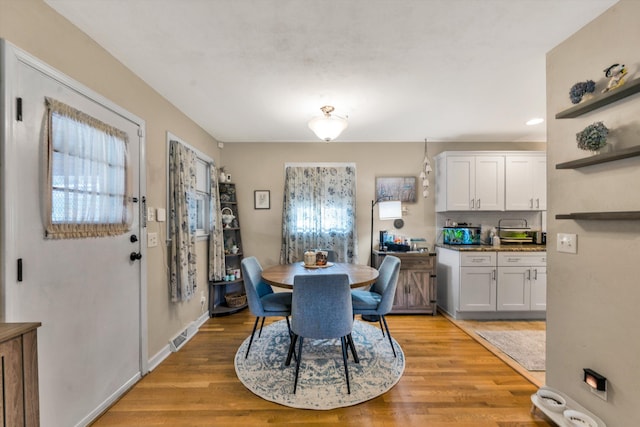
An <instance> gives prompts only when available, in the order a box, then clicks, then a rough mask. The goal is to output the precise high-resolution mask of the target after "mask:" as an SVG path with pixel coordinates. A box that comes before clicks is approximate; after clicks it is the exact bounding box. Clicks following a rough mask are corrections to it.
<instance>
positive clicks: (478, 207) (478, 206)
mask: <svg viewBox="0 0 640 427" xmlns="http://www.w3.org/2000/svg"><path fill="white" fill-rule="evenodd" d="M477 209H480V199H478V205H477Z"/></svg>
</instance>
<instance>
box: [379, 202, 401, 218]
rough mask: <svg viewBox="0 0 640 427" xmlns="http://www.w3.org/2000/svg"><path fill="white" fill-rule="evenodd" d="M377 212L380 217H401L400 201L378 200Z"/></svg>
mask: <svg viewBox="0 0 640 427" xmlns="http://www.w3.org/2000/svg"><path fill="white" fill-rule="evenodd" d="M378 214H379V215H380V219H397V218H402V202H400V201H399V200H390V201H387V202H378Z"/></svg>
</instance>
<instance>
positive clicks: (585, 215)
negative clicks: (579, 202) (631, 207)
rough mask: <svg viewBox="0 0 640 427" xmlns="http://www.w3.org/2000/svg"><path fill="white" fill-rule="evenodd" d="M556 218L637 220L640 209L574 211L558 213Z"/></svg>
mask: <svg viewBox="0 0 640 427" xmlns="http://www.w3.org/2000/svg"><path fill="white" fill-rule="evenodd" d="M556 219H584V220H607V221H636V220H640V211H620V212H573V213H569V214H558V215H556Z"/></svg>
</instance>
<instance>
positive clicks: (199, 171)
mask: <svg viewBox="0 0 640 427" xmlns="http://www.w3.org/2000/svg"><path fill="white" fill-rule="evenodd" d="M171 141H174V142H177V143H179V144H180V145H182V146H183V147H185V148H186V149H187V150H188V151H189V152H191V153H192V154H193V158H194V164H193V165H190V166H186V165H185V168H193V172H192V174H193V176H192V179H193V180H194V181H193V185H192V189H191V190H190V191H188V194H187V201H186V203H187V206H188V215H189V227H190V230H191V232H195V235H196V237H197V238H198V239H206V238H207V237H208V236H209V233H210V224H211V219H210V215H211V208H210V206H211V175H210V172H211V167H212V164H213V160H211V158H209V157H208V156H207V155H205V154H204V153H201V152H200V151H198V150H196V149H195V148H193V147H191V146H190V145H189V144H187V143H185V142H184V141H182V140H180V139H179V138H177V137H176V136H175V135H172V134H170V133H167V153H171V148H170V145H171ZM169 157H170V154H169V155H168V156H167V161H168V163H167V189H168V190H170V183H169V178H170V173H171V172H170V166H169V164H170V159H169ZM169 199H170V195H169V194H168V195H167V200H169ZM168 208H169V212H170V209H171V207H170V206H169V207H168ZM168 226H169V224H167V227H168ZM168 235H169V236H170V238H171V233H169V234H168Z"/></svg>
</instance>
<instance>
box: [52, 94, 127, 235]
mask: <svg viewBox="0 0 640 427" xmlns="http://www.w3.org/2000/svg"><path fill="white" fill-rule="evenodd" d="M46 105H47V147H48V196H49V199H48V209H47V211H48V218H47V224H46V235H47V237H49V238H77V237H96V236H106V235H117V234H122V233H125V232H127V230H128V229H129V224H130V216H131V215H130V214H129V211H128V207H129V199H130V197H129V194H130V192H129V191H128V186H127V183H128V182H127V181H128V180H127V174H128V170H127V145H128V136H127V134H126V133H125V132H123V131H121V130H119V129H116V128H114V127H112V126H109V125H107V124H105V123H103V122H101V121H99V120H98V119H96V118H93V117H91V116H89V115H87V114H85V113H83V112H81V111H78V110H76V109H74V108H72V107H70V106H68V105H65V104H63V103H61V102H59V101H56V100H53V99H50V98H47V99H46Z"/></svg>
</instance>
